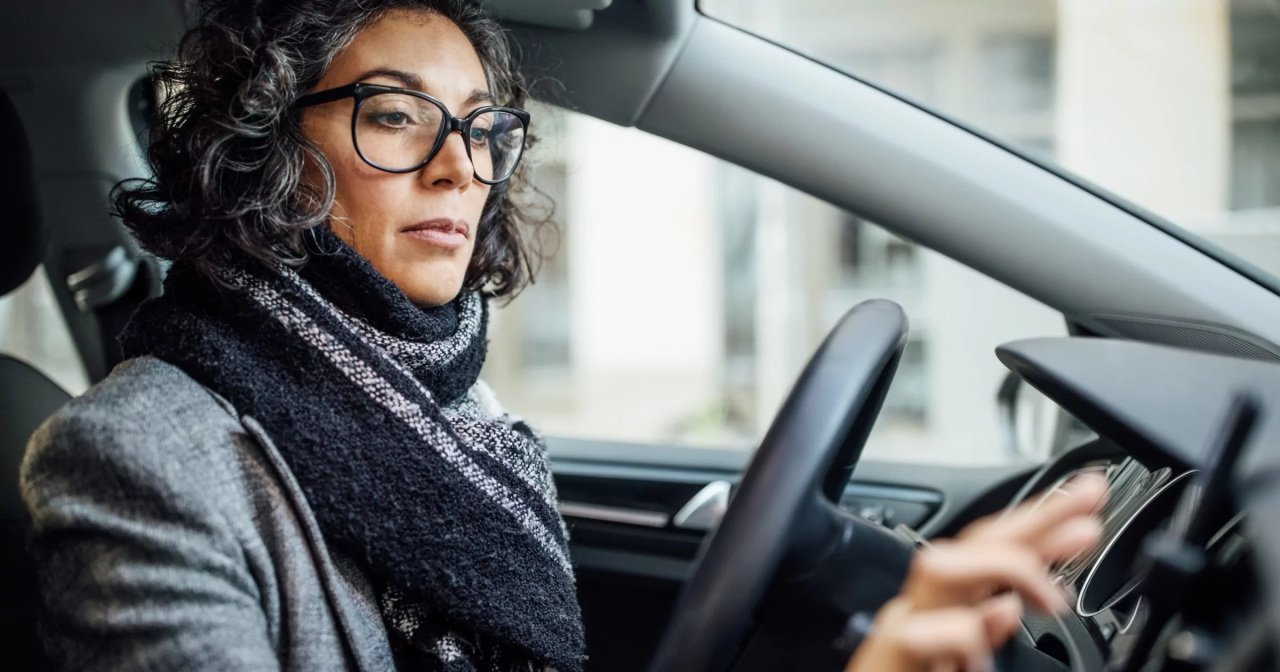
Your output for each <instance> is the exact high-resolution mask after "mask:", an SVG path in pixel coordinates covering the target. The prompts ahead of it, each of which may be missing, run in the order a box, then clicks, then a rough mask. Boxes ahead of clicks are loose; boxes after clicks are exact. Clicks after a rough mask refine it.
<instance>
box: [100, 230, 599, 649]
mask: <svg viewBox="0 0 1280 672" xmlns="http://www.w3.org/2000/svg"><path fill="white" fill-rule="evenodd" d="M318 240H319V242H321V243H322V244H323V246H324V247H325V248H329V249H332V250H334V252H333V253H331V254H324V255H314V256H313V259H312V260H311V262H310V263H308V265H307V266H305V267H304V268H303V270H302V271H300V272H295V271H293V270H291V269H279V270H276V271H269V270H266V269H265V268H263V267H261V266H259V265H256V264H252V263H245V264H243V265H241V266H240V267H238V268H227V269H225V270H222V271H220V272H219V275H220V277H219V280H220V282H217V283H215V282H213V281H212V280H210V279H209V278H207V277H206V276H203V275H201V274H200V273H198V272H197V271H196V270H195V269H194V268H189V267H187V266H186V265H184V264H181V263H179V264H175V266H174V267H173V268H172V269H171V271H170V272H169V275H168V278H167V279H166V281H165V293H164V295H163V296H161V297H160V298H157V299H152V300H150V301H148V302H146V303H144V304H143V306H142V307H141V308H140V309H139V310H138V312H137V314H136V315H135V317H134V319H133V321H132V322H131V323H130V324H129V327H128V328H127V329H126V331H125V334H124V335H123V336H122V337H121V344H122V346H123V348H124V350H125V353H126V354H127V355H128V356H131V357H132V356H138V355H143V354H151V355H155V356H157V357H159V358H161V359H163V360H166V361H168V362H170V363H172V364H175V365H177V366H179V367H180V368H182V369H183V370H184V371H186V372H187V373H188V374H189V375H191V376H192V377H193V378H195V379H196V380H197V381H199V382H200V383H202V384H204V385H205V386H207V387H209V388H211V389H212V390H214V391H216V392H218V393H220V394H221V395H223V396H225V397H227V398H228V399H229V400H230V401H231V403H232V404H233V405H234V406H235V407H236V409H237V410H238V411H239V412H241V413H244V414H246V415H250V416H252V417H253V418H255V419H256V420H257V421H258V422H260V423H261V424H262V425H263V426H264V427H265V428H266V430H267V432H268V433H269V434H270V435H271V436H272V438H273V439H274V440H275V442H276V443H277V444H278V445H279V449H280V451H281V452H282V453H283V455H284V457H285V459H286V461H287V462H288V463H289V466H290V469H291V470H292V471H293V473H294V475H295V477H296V478H297V480H298V483H299V484H300V486H301V487H302V490H303V492H304V493H305V495H306V497H307V501H308V503H309V504H310V506H311V508H312V509H313V510H314V512H315V516H316V518H317V520H318V521H319V524H320V528H321V531H322V532H323V534H324V536H325V539H326V541H327V542H328V544H329V545H330V547H332V548H334V549H336V550H338V551H340V552H342V553H344V554H346V555H347V556H349V557H351V558H353V559H355V560H356V561H357V562H358V563H360V564H361V565H362V567H363V568H364V569H365V570H366V571H367V572H368V573H369V575H370V577H371V578H372V580H373V581H374V584H375V586H376V587H377V588H378V590H379V592H380V602H381V606H382V613H383V617H384V620H385V622H386V623H387V625H388V631H389V633H390V636H391V640H392V644H393V649H394V650H395V653H396V661H397V667H398V668H401V669H409V668H412V669H425V670H444V671H447V672H454V671H455V670H456V671H463V670H468V671H470V670H475V671H476V672H489V671H490V670H492V671H494V672H508V671H510V670H523V671H528V670H543V669H549V668H554V669H558V670H560V671H561V672H578V671H579V670H580V669H581V668H582V665H583V660H584V656H583V635H582V625H581V615H580V612H579V609H578V604H577V598H576V594H575V589H574V582H573V575H572V570H571V568H570V566H569V559H568V548H567V542H566V535H565V530H564V524H563V522H562V520H561V519H560V516H559V514H558V512H557V510H556V506H555V488H554V485H553V484H552V481H551V475H550V472H549V470H548V465H547V458H546V452H545V448H544V446H543V443H542V441H541V440H540V439H539V438H538V436H537V435H536V434H535V433H534V432H533V431H532V430H531V429H530V428H529V426H528V425H527V424H525V423H524V422H522V421H520V420H519V419H518V418H515V417H513V416H511V415H509V414H507V413H506V412H505V411H503V410H502V408H501V406H499V405H498V403H497V401H496V400H495V398H494V396H493V394H492V393H491V392H490V391H489V389H488V388H487V387H486V386H485V385H484V383H483V382H482V381H481V380H480V379H479V373H480V367H481V365H482V364H483V363H484V355H485V349H486V345H487V344H486V336H485V330H486V324H487V307H486V305H485V301H484V300H483V299H482V298H481V297H480V296H479V295H478V294H476V293H464V294H463V295H462V296H460V297H459V298H458V299H456V300H455V301H453V302H452V303H450V304H447V305H444V306H439V307H435V308H428V309H421V308H418V307H416V306H414V305H413V304H412V303H410V302H409V300H408V298H407V297H406V296H405V295H404V294H403V293H402V292H401V291H400V290H399V289H398V288H397V287H396V286H395V285H394V284H392V283H391V282H390V281H388V280H386V279H385V278H384V277H382V276H381V275H380V274H378V273H377V272H376V271H375V270H374V269H373V267H372V266H371V265H370V264H369V263H368V262H367V261H366V260H364V259H363V258H361V257H360V256H359V255H358V254H356V253H355V252H354V251H353V250H352V249H351V248H350V247H348V246H347V245H345V244H343V243H342V242H341V241H340V240H338V238H337V237H336V236H334V235H333V234H331V233H321V234H320V235H319V236H318Z"/></svg>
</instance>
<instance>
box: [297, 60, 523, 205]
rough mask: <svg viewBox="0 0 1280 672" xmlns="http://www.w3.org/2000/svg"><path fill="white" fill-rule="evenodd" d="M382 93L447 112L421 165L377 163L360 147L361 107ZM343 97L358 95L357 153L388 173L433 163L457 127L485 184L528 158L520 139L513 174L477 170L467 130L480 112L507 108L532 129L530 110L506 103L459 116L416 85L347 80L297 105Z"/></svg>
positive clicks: (353, 135) (355, 116)
mask: <svg viewBox="0 0 1280 672" xmlns="http://www.w3.org/2000/svg"><path fill="white" fill-rule="evenodd" d="M382 93H397V94H404V95H408V96H413V97H415V98H421V99H423V100H425V101H427V102H429V103H431V104H433V105H435V106H436V107H438V108H440V111H441V112H442V113H443V114H444V116H443V117H442V118H441V123H440V131H439V132H438V133H437V134H436V141H435V144H434V145H432V147H431V151H430V152H428V153H427V158H426V159H424V160H423V161H422V163H419V164H418V165H416V166H414V167H412V168H387V167H386V166H380V165H378V164H376V163H374V162H373V161H371V160H370V159H369V157H367V156H365V155H364V152H363V151H361V149H360V141H359V140H357V139H356V127H357V123H358V121H359V119H360V107H361V106H362V105H364V101H366V100H368V99H369V98H372V97H373V96H376V95H378V94H382ZM343 98H354V99H355V105H354V106H353V107H352V108H351V146H352V147H355V149H356V154H358V155H359V156H360V159H361V160H362V161H364V162H365V163H367V164H369V165H370V166H373V167H374V168H377V169H378V170H381V171H385V172H388V173H414V172H417V171H419V170H422V169H423V168H424V167H425V166H426V165H427V164H428V163H431V160H432V159H434V158H436V155H437V154H439V153H440V148H441V147H444V143H445V140H447V139H448V138H449V134H451V133H453V132H454V131H458V132H460V133H462V144H463V145H465V146H466V148H467V160H468V161H470V162H471V174H472V176H474V177H475V179H476V180H479V181H480V182H481V183H483V184H489V185H495V184H502V183H503V182H506V181H507V180H509V179H511V175H514V174H515V171H516V168H517V167H518V166H519V165H520V159H522V158H524V148H525V144H526V143H525V142H523V141H522V142H521V143H520V154H518V155H517V156H516V160H515V163H513V164H511V175H507V176H506V177H504V178H502V179H501V180H486V179H484V178H483V177H480V174H479V173H477V172H476V162H475V160H474V159H473V158H472V157H471V142H470V140H469V139H468V138H467V134H468V133H470V132H471V123H472V122H474V121H475V120H476V119H477V118H478V117H479V116H480V115H482V114H485V113H486V112H506V113H507V114H510V115H512V116H514V117H515V118H516V119H519V120H520V124H521V125H523V126H524V131H525V135H526V138H527V137H528V133H529V119H530V115H529V113H528V112H525V111H524V110H518V109H516V108H514V107H502V106H500V105H486V106H485V107H479V108H476V109H475V110H473V111H472V112H471V114H468V115H467V116H466V117H455V116H453V113H452V112H450V111H449V108H448V107H447V106H446V105H445V104H444V103H442V102H440V101H439V100H436V99H435V98H432V97H431V96H429V95H427V94H425V93H423V92H421V91H415V90H413V89H403V88H400V87H397V86H383V85H381V84H365V83H363V82H356V83H355V84H347V85H346V86H339V87H337V88H334V89H325V90H324V91H317V92H315V93H308V94H307V95H305V96H302V97H301V98H299V99H298V100H297V101H295V102H294V104H293V106H294V107H295V108H303V107H312V106H315V105H323V104H325V103H332V102H334V101H337V100H342V99H343Z"/></svg>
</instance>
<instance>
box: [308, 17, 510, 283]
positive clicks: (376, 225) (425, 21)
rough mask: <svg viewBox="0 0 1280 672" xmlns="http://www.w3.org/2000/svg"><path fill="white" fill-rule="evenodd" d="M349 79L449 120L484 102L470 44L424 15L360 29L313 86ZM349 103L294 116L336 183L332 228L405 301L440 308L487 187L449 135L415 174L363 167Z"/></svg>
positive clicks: (459, 273) (457, 274)
mask: <svg viewBox="0 0 1280 672" xmlns="http://www.w3.org/2000/svg"><path fill="white" fill-rule="evenodd" d="M353 82H367V83H370V84H384V85H387V86H397V87H402V88H408V89H415V90H418V91H422V92H424V93H427V94H430V95H431V96H433V97H434V98H436V99H437V100H439V101H441V102H442V103H444V104H445V106H447V107H448V108H449V112H450V113H451V114H453V116H455V117H466V116H467V115H468V114H470V113H471V111H472V110H474V109H475V108H477V107H480V106H483V105H486V104H490V99H491V96H490V94H489V92H488V82H487V79H486V77H485V72H484V68H483V67H482V66H481V65H480V58H479V57H478V56H477V55H476V51H475V49H474V48H472V46H471V43H470V41H468V40H467V38H466V36H465V35H463V34H462V31H461V30H459V29H458V27H457V26H456V25H454V24H453V23H452V22H450V21H449V20H447V19H444V18H441V17H440V16H438V15H436V14H431V13H425V12H414V11H407V10H401V11H393V12H389V13H388V14H386V15H385V16H383V17H382V18H381V19H379V20H378V21H376V22H375V23H372V24H370V25H369V26H368V27H366V28H365V29H364V30H363V31H361V32H360V33H359V34H358V35H357V36H356V38H355V39H354V40H353V41H352V42H351V44H350V45H349V46H348V47H347V48H346V49H344V50H342V51H341V52H340V53H338V54H337V56H336V57H335V58H334V59H333V63H332V64H331V65H330V66H329V70H328V71H327V72H326V73H325V75H324V77H323V78H322V79H321V80H320V82H319V84H317V85H316V87H315V89H314V90H316V91H324V90H326V89H332V88H336V87H339V86H344V85H347V84H351V83H353ZM354 104H355V101H354V100H352V99H350V98H348V99H345V100H339V101H335V102H332V103H328V104H325V105H318V106H316V107H310V108H307V109H306V110H305V114H304V116H303V120H302V123H303V129H304V132H305V133H306V134H307V137H309V138H310V139H311V140H312V141H313V142H315V143H316V144H317V145H318V146H319V147H320V149H321V150H322V151H323V152H324V154H325V156H326V157H328V159H329V164H330V165H331V166H333V172H334V175H335V177H336V178H337V194H336V199H335V203H334V207H333V217H332V226H333V230H334V232H335V233H337V234H338V236H339V237H341V238H342V239H343V240H344V241H346V242H347V244H349V245H351V247H353V248H354V249H355V250H356V252H358V253H360V255H361V256H363V257H364V258H366V259H368V260H369V262H370V263H372V264H373V267H374V268H376V269H378V272H380V273H382V274H383V275H384V276H386V277H387V279H389V280H391V281H392V282H394V283H395V284H396V286H398V287H399V288H400V289H401V290H402V291H403V292H404V293H405V294H406V295H407V296H408V297H409V299H410V300H411V301H413V302H414V303H416V304H418V305H421V306H431V305H440V304H443V303H448V302H449V301H451V300H453V298H454V297H455V296H457V295H458V292H459V290H460V289H461V288H462V281H463V277H464V276H465V274H466V272H467V265H468V264H469V262H470V260H471V252H472V250H473V249H474V247H475V238H476V233H477V231H476V228H477V227H478V226H479V223H480V214H481V212H482V211H483V210H484V203H485V198H486V197H487V196H488V195H489V186H488V185H485V184H483V183H481V182H479V181H477V180H476V179H475V174H474V171H473V169H472V166H471V161H470V160H469V159H468V158H467V150H466V146H465V145H464V144H463V139H462V136H461V134H459V133H451V134H450V135H449V138H448V140H446V141H445V144H444V147H442V148H441V149H440V152H439V153H438V154H436V156H435V158H433V159H432V160H431V162H430V163H428V164H427V165H426V166H425V167H424V168H422V169H421V170H418V171H417V172H413V173H404V174H397V173H388V172H385V171H381V170H378V169H377V168H374V167H373V166H370V165H369V164H367V163H365V162H364V161H363V160H361V158H360V157H359V155H357V154H356V150H355V146H354V145H353V144H352V142H351V110H352V107H353V106H354ZM313 177H314V175H313Z"/></svg>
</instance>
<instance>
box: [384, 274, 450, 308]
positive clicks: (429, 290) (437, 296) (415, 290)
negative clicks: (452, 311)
mask: <svg viewBox="0 0 1280 672" xmlns="http://www.w3.org/2000/svg"><path fill="white" fill-rule="evenodd" d="M391 280H392V282H395V283H396V285H397V286H398V287H400V291H402V292H404V294H405V296H407V297H409V300H410V301H412V302H413V304H414V305H416V306H419V307H422V308H431V307H432V306H442V305H444V304H446V303H449V302H450V301H452V300H454V299H456V298H458V294H459V293H460V292H461V291H462V278H461V277H458V278H441V279H439V281H435V282H433V281H430V280H428V281H426V282H424V281H422V280H421V279H420V278H414V279H413V280H411V281H409V282H404V283H401V282H397V281H396V279H395V278H392V279H391Z"/></svg>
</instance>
